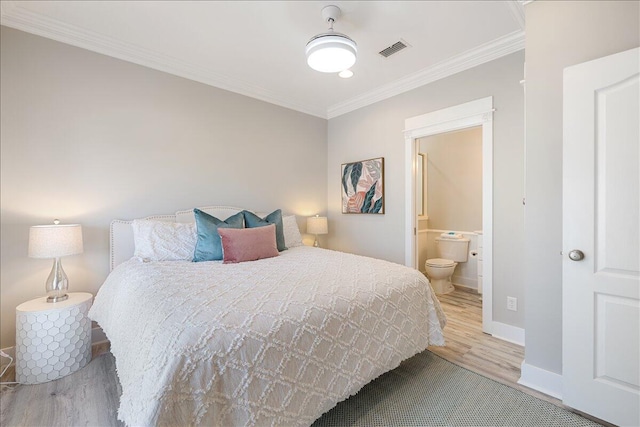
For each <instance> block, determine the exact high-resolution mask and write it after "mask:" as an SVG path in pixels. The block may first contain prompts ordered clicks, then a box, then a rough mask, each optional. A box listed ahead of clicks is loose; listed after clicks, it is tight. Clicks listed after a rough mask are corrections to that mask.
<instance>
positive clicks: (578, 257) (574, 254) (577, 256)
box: [569, 249, 584, 261]
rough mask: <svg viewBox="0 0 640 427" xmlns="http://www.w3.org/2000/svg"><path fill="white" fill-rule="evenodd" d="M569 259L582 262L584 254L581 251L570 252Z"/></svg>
mask: <svg viewBox="0 0 640 427" xmlns="http://www.w3.org/2000/svg"><path fill="white" fill-rule="evenodd" d="M569 259H570V260H571V261H582V260H583V259H584V252H582V251H581V250H580V249H574V250H572V251H571V252H569Z"/></svg>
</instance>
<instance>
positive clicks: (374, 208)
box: [341, 157, 384, 214]
mask: <svg viewBox="0 0 640 427" xmlns="http://www.w3.org/2000/svg"><path fill="white" fill-rule="evenodd" d="M341 192H342V213H374V214H383V213H384V157H378V158H377V159H370V160H363V161H361V162H355V163H345V164H343V165H342V190H341Z"/></svg>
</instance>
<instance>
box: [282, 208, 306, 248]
mask: <svg viewBox="0 0 640 427" xmlns="http://www.w3.org/2000/svg"><path fill="white" fill-rule="evenodd" d="M282 228H283V229H284V244H285V245H286V246H287V248H295V247H297V246H303V245H304V243H302V235H301V234H300V229H299V228H298V221H296V216H295V215H287V216H284V217H282Z"/></svg>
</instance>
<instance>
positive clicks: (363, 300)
mask: <svg viewBox="0 0 640 427" xmlns="http://www.w3.org/2000/svg"><path fill="white" fill-rule="evenodd" d="M89 316H90V318H91V319H92V320H95V321H97V322H98V323H99V325H100V326H101V327H102V329H103V330H104V332H105V333H106V335H107V337H108V339H109V340H110V342H111V351H112V353H113V355H114V356H115V359H116V368H117V373H118V377H119V379H120V383H121V386H122V396H121V399H120V407H119V410H118V418H119V419H120V420H121V421H124V422H125V423H126V424H128V425H131V426H137V425H194V424H201V425H210V426H214V425H219V426H230V425H259V426H263V425H277V426H287V425H290V426H305V425H310V424H311V423H312V422H313V421H314V420H315V419H317V418H318V417H320V416H321V415H322V414H323V413H324V412H326V411H328V410H330V409H331V408H332V407H333V406H335V405H336V404H337V403H338V402H340V401H342V400H344V399H346V398H348V397H349V396H351V395H353V394H355V393H357V392H358V390H360V388H362V387H363V386H364V385H365V384H367V383H368V382H370V381H371V380H372V379H374V378H376V377H378V376H379V375H381V374H382V373H384V372H387V371H389V370H391V369H394V368H395V367H397V366H398V365H399V364H400V362H401V361H403V360H405V359H407V358H409V357H411V356H413V355H415V354H417V353H419V352H421V351H423V350H424V349H425V348H426V347H427V346H429V345H444V338H443V335H442V328H443V327H444V324H445V317H444V314H443V312H442V309H441V308H440V304H439V302H438V300H437V299H436V298H435V296H434V293H433V292H432V290H431V286H430V285H429V282H428V281H427V280H426V278H425V277H424V276H423V275H422V274H421V273H419V272H418V271H416V270H413V269H410V268H407V267H405V266H402V265H398V264H394V263H390V262H386V261H382V260H377V259H372V258H367V257H362V256H357V255H352V254H346V253H341V252H335V251H330V250H325V249H319V248H310V247H296V248H291V249H289V250H287V251H284V252H282V253H281V254H280V256H278V257H275V258H269V259H263V260H259V261H252V262H245V263H240V264H222V263H221V262H215V261H213V262H199V263H193V262H183V261H166V262H149V263H145V262H141V261H139V260H136V259H131V260H129V261H126V262H124V263H122V264H120V265H119V266H118V267H116V268H115V269H114V270H113V271H112V272H111V274H110V275H109V277H108V278H107V280H106V281H105V283H104V285H103V286H102V287H101V288H100V290H99V292H98V294H97V295H96V298H95V302H94V304H93V306H92V308H91V310H90V313H89Z"/></svg>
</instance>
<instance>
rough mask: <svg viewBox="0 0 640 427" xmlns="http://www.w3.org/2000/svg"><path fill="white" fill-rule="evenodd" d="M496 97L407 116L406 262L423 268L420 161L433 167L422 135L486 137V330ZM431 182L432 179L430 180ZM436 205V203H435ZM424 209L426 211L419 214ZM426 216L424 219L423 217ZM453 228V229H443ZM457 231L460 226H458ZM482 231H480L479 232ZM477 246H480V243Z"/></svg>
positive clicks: (485, 322) (486, 321) (488, 326)
mask: <svg viewBox="0 0 640 427" xmlns="http://www.w3.org/2000/svg"><path fill="white" fill-rule="evenodd" d="M493 111H494V109H493V97H487V98H483V99H479V100H476V101H471V102H468V103H465V104H461V105H457V106H454V107H450V108H446V109H443V110H438V111H435V112H432V113H428V114H423V115H421V116H416V117H411V118H408V119H406V120H405V131H404V132H405V168H406V169H405V170H406V175H405V183H406V189H405V191H406V193H405V201H406V202H405V220H406V221H405V224H406V227H405V264H406V265H407V266H409V267H413V268H416V269H418V270H420V271H422V270H423V269H424V268H420V261H421V259H420V251H419V245H418V243H419V237H418V235H419V230H420V227H421V225H420V222H422V221H425V219H424V217H425V216H428V215H429V209H430V208H429V203H428V200H427V203H426V207H425V205H424V198H423V195H424V191H423V190H424V181H422V182H420V183H418V174H419V171H420V169H419V167H420V163H422V167H423V168H424V166H425V165H427V167H429V160H428V155H427V156H419V155H418V154H419V151H420V147H419V145H420V140H421V139H422V138H426V137H430V136H434V135H441V134H447V133H450V132H456V131H463V130H465V129H471V128H474V127H475V128H478V129H479V133H480V134H481V139H482V143H481V144H482V147H481V152H482V208H481V211H482V215H481V216H482V220H481V223H482V226H481V227H480V229H478V230H464V231H470V232H475V231H481V232H482V281H481V283H482V284H481V290H482V293H483V303H482V330H483V332H485V333H488V334H491V333H492V329H493V328H492V325H493V311H492V310H493V308H492V305H493V296H492V295H493V293H492V276H493V268H492V260H493V256H492V252H493V251H492V247H493V245H492V243H493V239H492V230H493V212H492V208H493V185H492V183H493ZM427 186H428V182H427ZM432 208H433V207H432ZM420 213H422V215H419V214H420ZM419 217H422V219H419ZM443 231H450V230H443ZM456 231H457V230H456ZM477 234H478V233H476V235H477ZM476 247H477V246H476ZM454 282H455V280H454Z"/></svg>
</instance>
